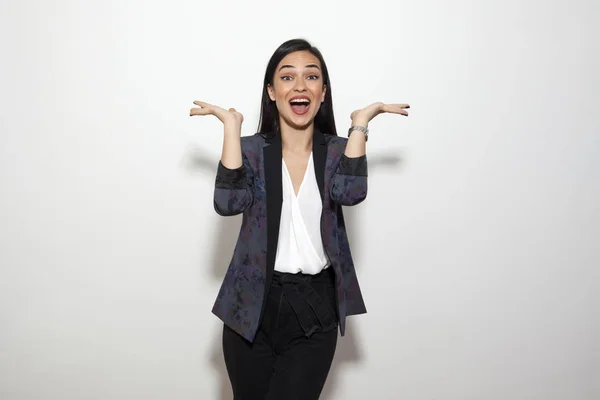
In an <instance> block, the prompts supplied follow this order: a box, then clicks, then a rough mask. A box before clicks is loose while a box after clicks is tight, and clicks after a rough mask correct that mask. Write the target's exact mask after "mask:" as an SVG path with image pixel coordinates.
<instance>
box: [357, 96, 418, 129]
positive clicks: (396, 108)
mask: <svg viewBox="0 0 600 400" xmlns="http://www.w3.org/2000/svg"><path fill="white" fill-rule="evenodd" d="M407 108H410V106H409V105H408V104H384V103H382V102H377V103H373V104H371V105H368V106H367V107H365V108H363V109H359V110H355V111H354V112H352V114H350V119H352V125H358V126H364V127H366V126H367V125H368V124H369V121H371V120H372V119H373V118H375V117H376V116H377V115H379V114H384V113H390V114H400V115H404V116H408V112H407V111H406V109H407Z"/></svg>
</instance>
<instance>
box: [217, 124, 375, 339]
mask: <svg viewBox="0 0 600 400" xmlns="http://www.w3.org/2000/svg"><path fill="white" fill-rule="evenodd" d="M241 140H242V160H243V165H242V166H241V167H240V168H238V169H228V168H226V167H225V166H223V164H222V163H221V162H219V165H218V168H217V177H216V182H215V191H214V206H215V210H216V212H217V213H218V214H219V215H224V216H228V215H236V214H239V213H243V219H242V226H241V229H240V234H239V237H238V240H237V244H236V246H235V250H234V253H233V257H232V259H231V263H230V264H229V268H228V269H227V272H226V273H225V278H224V280H223V283H222V285H221V288H220V290H219V294H218V296H217V299H216V301H215V303H214V306H213V309H212V312H213V313H214V314H215V315H216V316H217V317H219V318H220V319H221V320H222V321H223V322H224V323H225V324H226V325H227V326H229V327H230V328H231V329H233V330H234V331H236V332H237V333H239V334H240V335H242V336H243V337H244V338H246V339H247V340H249V341H251V342H252V341H253V340H254V337H255V335H256V332H257V330H258V328H259V326H260V321H261V318H262V314H263V310H264V307H265V304H266V301H265V300H266V298H267V296H266V295H267V293H268V290H269V288H270V286H271V280H272V277H273V271H274V265H275V255H276V252H277V240H278V236H279V221H280V218H281V204H282V201H283V196H282V183H281V163H282V153H281V137H280V135H279V134H277V135H270V136H268V137H266V136H263V135H262V134H258V133H257V134H254V135H252V136H244V137H242V138H241ZM347 142H348V139H346V138H342V137H338V136H333V135H326V134H323V133H321V132H319V131H318V130H316V129H315V133H314V138H313V160H314V166H315V173H316V179H317V183H318V186H319V190H320V193H321V199H322V201H323V211H322V214H321V237H322V239H323V245H324V248H325V253H326V254H327V256H328V258H329V260H330V261H331V267H330V268H333V270H334V271H335V277H336V288H337V289H336V301H337V308H338V310H337V312H338V316H339V321H340V332H341V335H342V336H343V335H344V331H345V326H346V324H345V322H346V316H348V315H354V314H363V313H366V308H365V304H364V302H363V298H362V294H361V290H360V287H359V285H358V280H357V277H356V271H355V270H354V263H353V261H352V255H351V253H350V246H349V244H348V237H347V234H346V226H345V224H344V217H343V214H342V206H351V205H355V204H358V203H360V202H361V201H363V200H364V199H365V197H366V195H367V157H366V155H364V156H361V157H356V158H348V157H346V155H345V154H344V150H345V149H346V143H347Z"/></svg>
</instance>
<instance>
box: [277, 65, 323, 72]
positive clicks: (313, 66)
mask: <svg viewBox="0 0 600 400" xmlns="http://www.w3.org/2000/svg"><path fill="white" fill-rule="evenodd" d="M284 68H296V67H294V66H293V65H282V66H281V68H279V70H280V71H281V70H282V69H284ZM306 68H316V69H318V70H319V71H320V70H321V68H319V66H318V65H317V64H308V65H307V66H306Z"/></svg>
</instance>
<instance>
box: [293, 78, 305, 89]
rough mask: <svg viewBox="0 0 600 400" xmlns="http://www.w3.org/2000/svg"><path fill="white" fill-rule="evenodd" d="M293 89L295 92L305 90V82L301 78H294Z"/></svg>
mask: <svg viewBox="0 0 600 400" xmlns="http://www.w3.org/2000/svg"><path fill="white" fill-rule="evenodd" d="M294 90H295V91H297V92H304V91H305V90H306V83H305V82H304V80H303V79H296V82H295V85H294Z"/></svg>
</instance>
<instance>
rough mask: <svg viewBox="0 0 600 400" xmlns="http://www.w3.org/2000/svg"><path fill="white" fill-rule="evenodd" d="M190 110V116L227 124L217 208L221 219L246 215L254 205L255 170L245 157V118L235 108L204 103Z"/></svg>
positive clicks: (198, 102) (218, 171)
mask: <svg viewBox="0 0 600 400" xmlns="http://www.w3.org/2000/svg"><path fill="white" fill-rule="evenodd" d="M194 104H196V105H197V106H199V107H194V108H192V109H191V110H190V116H194V115H214V116H216V117H217V118H218V119H219V120H220V121H221V122H223V128H224V132H223V148H222V151H221V159H220V160H219V165H218V166H217V176H216V179H215V191H214V207H215V211H216V212H217V214H219V215H223V216H230V215H236V214H240V213H242V212H243V211H244V210H245V209H246V208H248V207H249V206H250V205H251V204H252V201H253V191H252V182H253V178H252V168H251V167H250V165H249V164H248V160H247V159H246V158H245V157H244V156H243V155H242V143H241V131H242V122H243V120H244V117H243V116H242V114H240V113H239V112H237V111H236V110H235V109H234V108H230V109H229V110H225V109H224V108H221V107H218V106H215V105H213V104H208V103H205V102H202V101H194Z"/></svg>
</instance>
